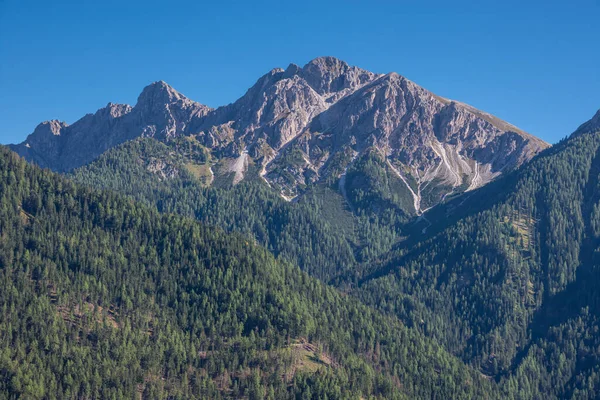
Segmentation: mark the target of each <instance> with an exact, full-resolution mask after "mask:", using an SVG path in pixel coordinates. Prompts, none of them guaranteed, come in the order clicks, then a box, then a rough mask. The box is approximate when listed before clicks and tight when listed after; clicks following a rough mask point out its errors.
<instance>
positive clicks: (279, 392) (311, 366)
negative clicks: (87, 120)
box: [0, 148, 499, 399]
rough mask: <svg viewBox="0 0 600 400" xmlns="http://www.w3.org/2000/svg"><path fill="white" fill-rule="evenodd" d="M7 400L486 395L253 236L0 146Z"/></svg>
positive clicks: (434, 353) (492, 390)
mask: <svg viewBox="0 0 600 400" xmlns="http://www.w3.org/2000/svg"><path fill="white" fill-rule="evenodd" d="M0 237H1V238H2V240H1V241H0V281H1V285H2V286H1V287H2V290H1V291H0V393H1V397H4V398H15V399H16V398H39V399H41V398H48V399H52V398H56V399H65V398H102V399H111V398H136V397H138V398H140V397H141V398H148V399H150V398H182V399H183V398H240V397H242V398H250V399H262V398H269V399H284V398H294V399H325V398H386V399H388V398H411V399H412V398H454V399H459V398H465V399H466V398H496V397H499V392H498V389H497V386H496V384H495V383H494V382H490V381H488V380H486V379H484V378H482V377H481V375H480V374H479V373H478V372H476V371H474V370H472V369H470V368H469V367H466V366H465V365H463V364H462V363H461V362H460V361H459V360H458V359H457V358H455V357H453V356H451V355H449V354H448V353H447V352H446V351H444V350H443V348H442V347H441V346H439V345H437V344H436V343H435V342H434V341H431V340H429V339H425V338H423V337H422V335H420V334H419V333H418V332H417V330H414V329H409V328H407V327H405V326H404V325H403V324H402V323H400V322H399V321H398V320H397V319H396V318H395V317H386V316H383V315H381V314H380V313H378V312H376V311H373V310H372V309H370V308H368V307H366V306H364V305H362V304H360V303H359V302H358V301H357V300H356V299H354V298H353V297H350V296H342V295H340V294H339V293H338V292H337V291H336V290H334V289H332V288H329V287H327V286H325V285H324V284H322V283H320V282H319V281H318V280H316V279H314V278H311V277H309V276H308V275H307V274H305V273H304V272H301V271H300V270H299V269H298V268H297V267H295V266H293V265H291V264H288V263H286V262H281V261H277V260H275V258H274V257H273V256H272V255H271V254H270V253H269V252H268V251H266V250H265V249H263V248H262V247H261V246H259V245H257V244H255V243H253V242H252V240H249V239H248V238H246V237H244V236H241V235H238V234H235V235H231V234H227V233H225V232H224V231H223V230H222V229H220V228H216V227H206V226H203V225H201V224H200V223H198V222H196V221H194V220H192V219H186V218H183V217H180V216H175V215H171V214H159V213H158V212H156V211H154V210H153V209H152V208H150V207H147V206H144V205H140V204H137V203H135V202H133V201H132V200H130V199H128V198H125V197H122V196H120V195H116V194H113V193H109V192H100V191H97V190H93V189H90V188H86V187H83V186H78V185H76V184H74V183H73V182H71V181H69V180H67V179H65V178H63V177H60V176H57V175H55V174H53V173H51V172H48V171H42V170H40V169H39V168H37V167H34V166H31V165H28V164H26V163H25V162H24V161H23V160H21V159H19V157H17V156H16V155H15V154H13V153H11V152H9V151H8V150H7V149H5V148H2V149H0Z"/></svg>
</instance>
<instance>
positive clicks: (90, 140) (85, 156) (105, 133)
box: [11, 81, 211, 172]
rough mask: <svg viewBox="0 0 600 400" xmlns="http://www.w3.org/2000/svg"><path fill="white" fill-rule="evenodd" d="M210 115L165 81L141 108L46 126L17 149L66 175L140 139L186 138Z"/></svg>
mask: <svg viewBox="0 0 600 400" xmlns="http://www.w3.org/2000/svg"><path fill="white" fill-rule="evenodd" d="M210 110H211V109H210V108H209V107H206V106H203V105H202V104H199V103H196V102H194V101H191V100H190V99H188V98H187V97H185V96H183V95H182V94H180V93H178V92H177V91H176V90H174V89H173V88H172V87H171V86H169V85H167V84H166V83H165V82H162V81H161V82H155V83H153V84H151V85H149V86H147V87H146V88H144V90H143V91H142V93H141V94H140V96H139V97H138V101H137V103H136V105H135V107H131V106H128V105H124V104H112V103H109V104H108V105H107V106H106V107H104V108H101V109H100V110H98V111H96V113H95V114H88V115H86V116H84V117H83V118H81V119H80V120H78V121H77V122H75V123H74V124H73V125H67V124H66V123H64V122H59V121H56V120H52V121H46V122H43V123H41V124H40V125H38V126H37V127H36V128H35V130H34V131H33V133H32V134H31V135H29V136H28V137H27V139H26V140H25V141H24V142H23V143H21V144H19V145H15V146H11V148H12V149H13V150H14V151H16V152H17V153H18V154H20V155H21V156H23V157H25V159H27V160H29V161H32V162H34V163H35V164H37V165H39V166H41V167H44V168H50V169H52V170H55V171H59V172H63V171H68V170H71V169H73V168H76V167H79V166H82V165H85V164H87V163H89V162H90V161H92V160H94V159H96V158H97V157H98V156H100V154H102V153H103V152H104V151H106V150H108V149H110V148H113V147H114V146H117V145H119V144H121V143H123V142H125V141H127V140H131V139H134V138H136V137H140V136H149V137H156V138H158V139H161V140H167V139H168V138H172V137H175V136H179V135H182V134H184V132H186V129H187V125H188V124H189V123H190V122H191V121H192V120H193V119H194V118H197V117H199V116H203V115H205V114H206V113H208V112H209V111H210Z"/></svg>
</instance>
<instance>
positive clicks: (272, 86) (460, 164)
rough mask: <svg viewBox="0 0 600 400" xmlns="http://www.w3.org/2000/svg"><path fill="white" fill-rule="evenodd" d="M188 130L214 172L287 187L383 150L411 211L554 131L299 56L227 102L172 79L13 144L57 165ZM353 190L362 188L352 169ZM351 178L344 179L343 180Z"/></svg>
mask: <svg viewBox="0 0 600 400" xmlns="http://www.w3.org/2000/svg"><path fill="white" fill-rule="evenodd" d="M180 135H186V136H189V137H193V138H195V139H196V140H197V141H198V142H199V143H201V144H202V145H203V146H205V147H206V148H207V149H208V150H209V151H210V152H211V154H212V156H213V159H214V160H221V164H220V169H219V170H217V171H212V170H211V171H212V173H213V174H219V173H228V172H234V173H235V180H234V183H239V182H240V181H241V180H242V179H244V177H245V175H246V172H247V169H248V167H249V165H250V164H252V163H254V164H255V165H257V167H258V171H257V173H258V174H259V175H260V176H262V177H263V179H264V180H265V181H266V182H267V183H268V184H269V185H270V186H272V187H274V188H275V189H276V190H277V191H278V192H279V193H280V194H281V195H283V196H285V197H286V198H288V199H291V198H294V197H295V196H298V195H299V194H302V193H304V192H305V191H306V190H307V188H309V187H310V186H311V185H312V184H313V183H315V182H324V181H330V180H332V179H333V180H337V179H338V178H340V177H343V176H344V174H345V171H346V169H347V168H349V167H350V166H351V165H352V164H353V162H355V160H357V159H360V158H362V157H364V156H365V155H367V154H369V153H370V152H372V151H376V152H378V153H379V154H380V155H381V157H382V159H383V160H384V165H383V169H384V170H385V172H386V173H387V174H389V175H394V176H395V178H396V179H399V180H400V181H401V182H402V187H398V190H400V191H401V192H404V193H403V194H402V196H408V197H409V198H410V202H408V204H406V205H403V206H402V207H403V209H404V211H405V212H406V213H407V214H421V213H422V212H423V211H424V210H426V209H428V208H430V207H432V206H433V205H435V204H438V203H439V202H440V201H442V200H444V199H446V198H447V197H448V196H450V195H454V194H457V193H461V192H464V191H468V190H472V189H475V188H477V187H479V186H482V185H484V184H485V183H487V182H489V181H490V180H492V179H493V178H495V177H497V176H498V175H499V174H501V173H502V172H503V171H508V170H511V169H513V168H514V167H517V166H519V165H521V164H522V163H523V162H525V161H527V160H529V159H530V158H531V157H533V156H534V155H535V154H536V153H538V152H539V151H540V150H542V149H544V148H546V147H547V144H546V143H544V142H543V141H541V140H539V139H537V138H535V137H533V136H531V135H528V134H527V133H525V132H522V131H521V130H519V129H518V128H516V127H514V126H512V125H510V124H508V123H506V122H504V121H501V120H499V119H497V118H496V117H494V116H492V115H489V114H487V113H484V112H482V111H479V110H476V109H474V108H472V107H470V106H468V105H465V104H463V103H459V102H455V101H451V100H447V99H444V98H441V97H439V96H436V95H434V94H432V93H430V92H428V91H427V90H425V89H423V88H421V87H419V86H418V85H416V84H414V83H413V82H411V81H409V80H407V79H405V78H404V77H402V76H400V75H398V74H396V73H390V74H386V75H382V74H374V73H371V72H368V71H365V70H362V69H360V68H357V67H352V66H349V65H348V64H346V63H345V62H343V61H341V60H338V59H335V58H333V57H321V58H317V59H315V60H312V61H311V62H309V63H308V64H306V65H305V66H304V67H299V66H297V65H294V64H291V65H290V66H289V67H288V68H287V69H285V70H283V69H274V70H272V71H270V72H269V73H268V74H266V75H264V76H263V77H261V78H260V79H259V80H258V82H257V83H256V84H255V85H254V86H253V87H252V88H250V89H249V90H248V92H247V93H246V94H245V95H244V96H242V97H241V98H240V99H239V100H237V101H236V102H235V103H233V104H230V105H227V106H224V107H220V108H218V109H216V110H210V109H209V108H207V107H205V106H202V105H200V104H198V103H195V102H193V101H191V100H189V99H187V98H186V97H184V96H183V95H181V94H179V93H177V92H176V91H175V90H174V89H172V88H171V87H170V86H168V85H166V84H165V83H163V82H158V83H155V84H152V85H150V86H149V87H147V88H146V89H144V91H143V92H142V95H140V98H139V99H138V103H137V104H136V106H135V107H133V108H131V107H129V106H122V105H111V104H109V106H107V107H106V108H104V109H101V110H99V111H98V112H97V113H96V114H94V115H88V116H86V117H84V118H82V119H81V120H79V121H77V122H76V123H74V124H73V125H71V126H66V125H65V124H63V123H59V122H57V121H50V122H46V123H43V124H41V125H40V126H38V128H36V130H35V131H34V133H33V134H31V135H30V136H29V137H28V138H27V140H26V141H25V142H23V143H21V144H20V145H16V146H13V147H12V148H13V149H14V150H15V151H17V152H18V153H19V154H21V155H23V156H24V157H25V158H26V159H28V160H30V161H33V162H35V163H37V164H39V165H41V166H44V167H49V168H51V169H54V170H57V171H67V170H71V169H73V168H76V167H79V166H82V165H85V164H87V163H89V162H90V161H92V160H94V159H95V158H96V157H98V156H99V155H100V154H101V153H102V152H104V151H105V150H107V149H109V148H111V147H114V146H116V145H118V144H120V143H122V142H124V141H126V140H129V139H132V138H135V137H138V136H151V137H154V138H157V139H159V140H163V141H169V139H171V138H173V137H176V136H180ZM344 185H347V187H341V190H343V191H349V190H353V189H357V188H356V187H354V186H352V185H351V182H346V181H344ZM344 185H342V186H344Z"/></svg>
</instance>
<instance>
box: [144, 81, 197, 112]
mask: <svg viewBox="0 0 600 400" xmlns="http://www.w3.org/2000/svg"><path fill="white" fill-rule="evenodd" d="M186 100H187V101H190V100H189V99H188V98H187V97H185V96H184V95H182V94H181V93H179V92H178V91H177V90H175V89H173V87H172V86H171V85H169V84H168V83H166V82H165V81H157V82H153V83H151V84H150V85H148V86H146V87H145V88H144V89H143V90H142V93H141V94H140V95H139V97H138V100H137V104H136V107H146V106H151V107H152V106H154V105H167V104H169V103H173V102H177V101H186Z"/></svg>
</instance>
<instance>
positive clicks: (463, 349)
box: [342, 123, 600, 399]
mask: <svg viewBox="0 0 600 400" xmlns="http://www.w3.org/2000/svg"><path fill="white" fill-rule="evenodd" d="M582 127H585V131H581V130H580V131H578V132H576V134H574V135H572V137H571V138H569V139H566V140H563V141H562V142H560V143H559V144H557V145H555V146H554V147H553V148H551V149H549V150H546V151H545V152H544V153H542V154H541V155H540V156H538V157H537V158H535V159H534V160H533V161H532V162H530V163H529V164H527V165H526V166H524V167H523V168H521V169H520V170H518V171H516V172H514V173H512V174H509V175H507V176H505V177H504V178H501V179H500V180H499V181H497V182H494V183H492V184H489V185H487V186H486V187H483V188H481V189H480V190H478V191H475V192H473V193H472V194H468V195H465V196H462V197H459V198H457V199H455V200H454V201H451V202H449V203H448V204H446V205H443V206H441V207H438V208H437V209H434V210H432V211H431V212H430V213H427V214H426V215H425V217H426V218H427V219H428V221H429V222H428V223H427V225H428V226H426V225H425V224H424V222H422V221H420V222H419V223H417V225H416V226H415V231H416V233H415V235H416V236H413V238H414V237H419V233H420V234H421V236H422V237H423V239H422V240H414V239H411V240H407V241H405V242H403V243H400V244H399V245H398V246H397V247H396V248H395V249H394V250H393V251H392V252H390V253H389V254H388V255H387V256H386V257H384V259H385V261H383V262H380V263H376V264H371V265H366V266H364V268H362V269H359V270H357V271H355V272H354V273H353V276H346V277H345V284H344V283H342V286H344V285H345V287H346V288H347V290H351V291H352V293H353V294H354V295H355V296H357V297H358V298H360V299H361V300H362V301H363V302H365V303H366V304H370V305H372V306H375V307H378V308H379V309H381V310H383V311H385V312H387V313H390V314H393V315H396V316H398V317H400V318H401V319H402V320H403V321H405V323H407V324H408V325H409V326H413V327H414V328H415V329H418V330H419V331H420V332H422V333H423V334H424V335H425V336H428V337H433V338H435V339H437V340H438V341H439V342H440V343H442V344H443V345H444V346H445V347H446V348H447V349H448V350H449V351H451V352H453V353H454V354H456V355H458V356H460V357H461V358H462V359H463V360H464V361H465V362H467V363H471V364H473V365H474V366H475V367H476V368H478V369H480V370H481V371H482V373H484V374H486V375H489V376H490V377H493V378H495V379H496V380H498V381H499V382H501V383H502V384H503V389H504V390H505V391H506V393H507V395H508V394H509V393H512V394H514V393H518V394H519V397H520V398H557V399H558V398H560V399H564V398H577V399H581V398H598V397H600V375H599V372H600V371H599V368H600V350H599V349H600V334H599V332H600V326H599V322H600V321H599V316H600V292H599V291H598V288H597V286H598V283H599V282H600V259H599V257H598V254H599V251H600V184H599V175H600V129H599V127H598V126H596V127H595V129H590V124H589V123H588V124H584V125H583V126H582ZM423 226H425V228H424V232H425V234H422V232H420V229H421V227H423ZM342 281H344V279H342Z"/></svg>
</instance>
